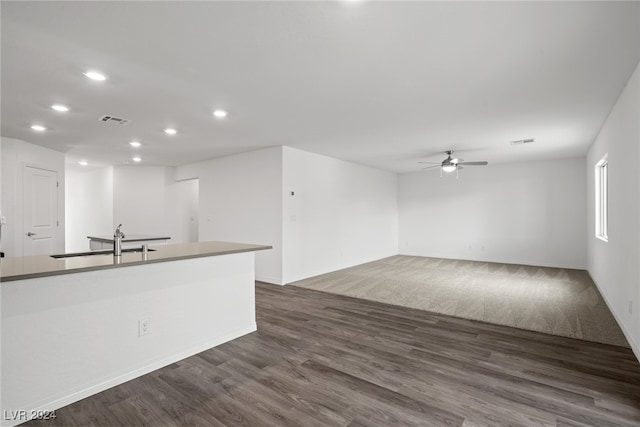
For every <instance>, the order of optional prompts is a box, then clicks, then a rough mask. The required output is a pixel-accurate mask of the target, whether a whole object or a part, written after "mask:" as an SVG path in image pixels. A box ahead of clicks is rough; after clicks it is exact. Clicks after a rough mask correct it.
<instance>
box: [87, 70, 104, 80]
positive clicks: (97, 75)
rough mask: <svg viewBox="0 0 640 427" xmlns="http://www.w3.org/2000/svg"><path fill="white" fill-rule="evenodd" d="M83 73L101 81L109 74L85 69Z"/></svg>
mask: <svg viewBox="0 0 640 427" xmlns="http://www.w3.org/2000/svg"><path fill="white" fill-rule="evenodd" d="M83 74H84V75H85V76H87V77H88V78H90V79H91V80H97V81H100V82H101V81H103V80H107V76H105V75H104V74H102V73H101V72H99V71H85V72H84V73H83Z"/></svg>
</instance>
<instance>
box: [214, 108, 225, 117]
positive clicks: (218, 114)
mask: <svg viewBox="0 0 640 427" xmlns="http://www.w3.org/2000/svg"><path fill="white" fill-rule="evenodd" d="M213 115H214V116H216V117H217V118H219V119H223V118H225V117H227V112H226V111H224V110H214V111H213Z"/></svg>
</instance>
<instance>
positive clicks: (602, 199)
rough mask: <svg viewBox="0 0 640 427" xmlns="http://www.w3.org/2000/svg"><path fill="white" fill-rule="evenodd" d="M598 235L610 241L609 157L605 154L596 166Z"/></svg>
mask: <svg viewBox="0 0 640 427" xmlns="http://www.w3.org/2000/svg"><path fill="white" fill-rule="evenodd" d="M595 180H596V182H595V184H596V187H595V189H596V191H595V193H596V194H595V195H596V206H595V207H596V216H595V218H596V221H595V229H596V230H595V231H596V237H597V238H598V239H600V240H602V241H604V242H608V241H609V159H608V154H605V155H604V156H603V157H602V158H601V159H600V161H599V162H598V163H596V166H595Z"/></svg>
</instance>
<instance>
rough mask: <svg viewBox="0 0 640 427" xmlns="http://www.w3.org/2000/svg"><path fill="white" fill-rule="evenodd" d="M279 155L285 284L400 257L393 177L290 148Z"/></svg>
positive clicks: (371, 169)
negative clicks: (392, 257)
mask: <svg viewBox="0 0 640 427" xmlns="http://www.w3.org/2000/svg"><path fill="white" fill-rule="evenodd" d="M283 156H284V163H283V164H284V169H283V189H282V194H283V197H284V200H283V215H282V222H283V233H284V234H283V247H284V256H283V261H284V262H283V264H284V266H283V272H284V273H283V275H284V283H290V282H293V281H296V280H301V279H304V278H307V277H312V276H316V275H318V274H323V273H327V272H330V271H335V270H339V269H341V268H346V267H351V266H353V265H357V264H362V263H365V262H370V261H374V260H377V259H380V258H385V257H388V256H392V255H396V254H397V253H398V204H397V175H396V174H395V173H390V172H385V171H382V170H378V169H373V168H370V167H366V166H361V165H357V164H355V163H350V162H346V161H343V160H338V159H334V158H331V157H327V156H321V155H318V154H313V153H309V152H305V151H301V150H296V149H293V148H289V147H283ZM292 191H293V192H294V195H291V192H292Z"/></svg>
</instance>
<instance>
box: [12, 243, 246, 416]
mask: <svg viewBox="0 0 640 427" xmlns="http://www.w3.org/2000/svg"><path fill="white" fill-rule="evenodd" d="M1 303H2V359H1V361H2V372H1V375H2V376H1V380H2V394H1V396H2V413H3V420H2V425H16V424H19V423H22V422H24V421H26V419H25V418H22V419H20V418H21V417H23V413H22V412H19V411H25V412H24V414H27V416H29V414H34V413H37V411H50V410H55V409H57V408H60V407H62V406H65V405H68V404H70V403H72V402H75V401H78V400H80V399H83V398H85V397H87V396H90V395H92V394H95V393H98V392H100V391H103V390H106V389H108V388H110V387H113V386H115V385H118V384H121V383H123V382H125V381H128V380H130V379H133V378H135V377H138V376H140V375H143V374H146V373H148V372H151V371H153V370H156V369H158V368H161V367H163V366H166V365H169V364H171V363H174V362H176V361H179V360H181V359H183V358H185V357H188V356H191V355H194V354H196V353H199V352H201V351H203V350H206V349H209V348H211V347H214V346H216V345H219V344H221V343H224V342H226V341H230V340H232V339H234V338H237V337H240V336H242V335H244V334H247V333H250V332H252V331H255V330H256V322H255V292H254V252H242V253H233V254H225V255H218V256H209V257H201V258H191V259H181V260H175V261H168V262H159V263H151V264H146V265H132V266H129V267H126V268H113V269H106V270H97V271H87V272H79V273H74V274H63V275H56V276H48V277H41V278H33V279H25V280H15V281H9V282H5V283H2V296H1ZM141 322H147V327H148V332H147V333H146V334H141V333H143V332H144V331H141V329H140V328H141V326H140V323H141ZM7 418H17V419H7Z"/></svg>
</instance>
